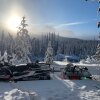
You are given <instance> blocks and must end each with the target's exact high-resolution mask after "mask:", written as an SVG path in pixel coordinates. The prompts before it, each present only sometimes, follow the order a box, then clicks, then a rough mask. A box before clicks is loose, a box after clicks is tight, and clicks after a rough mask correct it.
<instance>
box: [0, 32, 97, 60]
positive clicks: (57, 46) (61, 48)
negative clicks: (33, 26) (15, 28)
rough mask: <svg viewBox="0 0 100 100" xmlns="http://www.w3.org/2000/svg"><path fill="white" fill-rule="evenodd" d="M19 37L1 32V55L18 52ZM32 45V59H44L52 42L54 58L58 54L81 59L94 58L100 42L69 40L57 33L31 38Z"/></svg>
mask: <svg viewBox="0 0 100 100" xmlns="http://www.w3.org/2000/svg"><path fill="white" fill-rule="evenodd" d="M16 40H17V37H13V36H12V35H11V34H10V33H6V32H5V31H2V32H1V36H0V51H1V55H3V54H4V52H5V51H7V53H8V54H9V55H12V53H15V51H16V45H15V44H16V42H15V41H16ZM30 41H31V42H30V45H31V46H32V48H31V50H30V53H31V56H32V57H38V58H44V57H45V52H46V49H47V45H48V42H49V41H51V44H52V47H53V54H54V56H55V55H57V54H65V55H76V56H79V57H80V58H86V57H87V55H88V56H92V55H94V54H95V52H96V48H97V44H98V43H99V41H98V40H95V39H94V40H82V39H75V38H67V37H61V36H59V34H58V35H56V34H55V33H47V34H42V35H41V36H39V37H35V36H31V38H30Z"/></svg>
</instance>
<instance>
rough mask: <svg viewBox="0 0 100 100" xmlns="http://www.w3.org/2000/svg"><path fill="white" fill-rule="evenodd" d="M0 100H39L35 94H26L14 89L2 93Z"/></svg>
mask: <svg viewBox="0 0 100 100" xmlns="http://www.w3.org/2000/svg"><path fill="white" fill-rule="evenodd" d="M0 100H39V98H38V95H37V94H36V93H35V92H27V91H22V90H19V89H17V88H15V89H12V90H11V91H9V92H4V94H2V95H1V97H0Z"/></svg>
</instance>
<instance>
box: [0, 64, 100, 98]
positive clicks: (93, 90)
mask: <svg viewBox="0 0 100 100" xmlns="http://www.w3.org/2000/svg"><path fill="white" fill-rule="evenodd" d="M56 63H57V64H58V62H56ZM64 65H66V64H65V63H62V62H59V65H56V67H57V66H58V67H59V68H62V67H63V66H64ZM81 65H82V64H81ZM82 66H83V65H82ZM91 66H92V65H91ZM91 66H90V67H89V70H91V72H92V73H93V72H94V74H96V72H97V75H100V74H99V72H100V70H99V71H98V68H99V66H97V65H96V68H95V67H93V66H92V67H91ZM51 76H52V80H39V81H23V82H17V83H5V82H0V100H32V99H30V97H29V96H26V97H27V98H25V99H20V98H18V99H6V98H5V97H6V96H9V95H10V96H12V97H13V95H14V94H11V90H12V91H17V90H16V88H18V89H19V90H21V91H24V92H25V91H26V92H25V93H26V94H25V93H24V92H23V93H24V95H29V94H28V93H34V92H35V94H36V93H37V95H38V100H100V82H99V81H96V80H62V79H60V78H59V76H58V74H57V73H54V74H52V75H51ZM13 89H14V90H13ZM9 91H10V92H9ZM17 92H18V91H17ZM6 93H8V94H7V95H6ZM21 93H22V92H21ZM23 93H22V94H20V96H22V95H23ZM3 97H4V98H3Z"/></svg>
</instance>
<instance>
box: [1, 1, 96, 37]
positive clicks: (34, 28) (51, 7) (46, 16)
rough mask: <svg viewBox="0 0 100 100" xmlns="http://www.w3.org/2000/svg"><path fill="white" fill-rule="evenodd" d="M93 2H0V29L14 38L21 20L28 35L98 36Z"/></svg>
mask: <svg viewBox="0 0 100 100" xmlns="http://www.w3.org/2000/svg"><path fill="white" fill-rule="evenodd" d="M97 9H98V3H97V2H95V1H94V2H86V1H85V0H0V27H1V28H0V29H1V30H2V29H5V30H6V31H9V32H11V33H12V34H15V33H16V32H17V27H18V25H19V24H20V21H21V18H22V16H26V22H27V24H28V25H29V26H28V28H29V33H31V34H33V35H34V33H37V34H40V33H43V32H45V33H46V32H55V33H59V35H61V36H66V37H75V38H94V37H97V36H98V29H97V26H96V24H97V21H98V16H97Z"/></svg>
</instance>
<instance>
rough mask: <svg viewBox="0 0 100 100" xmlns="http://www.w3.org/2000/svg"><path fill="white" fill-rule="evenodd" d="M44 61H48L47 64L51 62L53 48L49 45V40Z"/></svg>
mask: <svg viewBox="0 0 100 100" xmlns="http://www.w3.org/2000/svg"><path fill="white" fill-rule="evenodd" d="M45 62H46V63H48V64H52V63H53V48H52V46H51V41H49V43H48V47H47V51H46V56H45Z"/></svg>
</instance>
